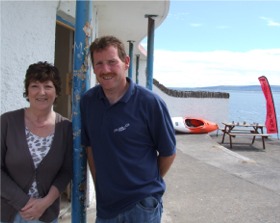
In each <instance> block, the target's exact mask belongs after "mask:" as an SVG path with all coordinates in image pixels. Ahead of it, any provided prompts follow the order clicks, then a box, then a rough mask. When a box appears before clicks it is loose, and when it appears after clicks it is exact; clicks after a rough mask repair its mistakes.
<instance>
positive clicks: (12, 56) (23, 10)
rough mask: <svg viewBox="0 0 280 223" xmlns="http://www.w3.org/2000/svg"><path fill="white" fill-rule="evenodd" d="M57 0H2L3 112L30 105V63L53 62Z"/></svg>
mask: <svg viewBox="0 0 280 223" xmlns="http://www.w3.org/2000/svg"><path fill="white" fill-rule="evenodd" d="M57 5H58V1H3V2H1V114H2V113H4V112H7V111H10V110H15V109H18V108H21V107H24V106H27V105H28V104H27V102H26V101H25V99H24V98H23V90H24V84H23V80H24V77H25V72H26V70H27V68H28V66H29V65H30V64H32V63H35V62H38V61H48V62H50V63H53V62H54V48H55V23H56V7H57Z"/></svg>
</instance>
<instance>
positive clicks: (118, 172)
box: [81, 78, 176, 218]
mask: <svg viewBox="0 0 280 223" xmlns="http://www.w3.org/2000/svg"><path fill="white" fill-rule="evenodd" d="M127 80H128V82H129V83H130V85H129V89H128V90H127V92H126V93H125V95H124V96H123V97H122V98H121V99H120V100H119V101H118V102H117V103H115V104H113V105H110V104H109V101H108V100H107V98H106V97H105V95H104V93H103V90H102V88H101V86H100V85H98V86H95V87H93V88H92V89H90V90H89V91H88V92H86V93H85V95H84V96H83V97H82V99H81V115H82V144H83V145H84V146H90V147H92V152H93V157H94V163H95V168H96V185H95V186H96V188H95V189H96V199H97V216H98V217H101V218H113V217H115V216H117V215H118V214H119V213H121V212H123V211H125V210H127V209H129V208H131V207H132V206H133V205H135V203H136V202H138V201H139V200H141V199H143V198H145V197H147V196H149V195H153V196H155V197H157V198H159V199H160V197H161V196H162V194H163V193H164V191H165V183H164V181H163V179H162V178H161V176H160V174H159V168H158V163H157V156H158V155H159V156H170V155H173V154H174V153H175V150H176V149H175V147H176V141H175V136H174V128H173V125H172V122H171V119H170V116H169V113H168V110H167V107H166V105H165V103H164V101H163V100H162V99H161V98H160V97H158V96H157V95H155V94H154V93H152V92H151V91H149V90H148V89H146V88H143V87H141V86H139V85H136V84H134V83H133V82H132V81H131V80H130V79H129V78H127Z"/></svg>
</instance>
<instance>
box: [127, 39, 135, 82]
mask: <svg viewBox="0 0 280 223" xmlns="http://www.w3.org/2000/svg"><path fill="white" fill-rule="evenodd" d="M127 42H129V57H130V62H129V68H128V77H129V78H130V79H132V70H133V42H134V41H133V40H128V41H127Z"/></svg>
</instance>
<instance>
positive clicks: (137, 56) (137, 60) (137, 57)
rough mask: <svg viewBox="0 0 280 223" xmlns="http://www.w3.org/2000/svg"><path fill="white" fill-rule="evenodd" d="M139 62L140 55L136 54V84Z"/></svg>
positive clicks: (137, 81)
mask: <svg viewBox="0 0 280 223" xmlns="http://www.w3.org/2000/svg"><path fill="white" fill-rule="evenodd" d="M139 62H140V54H136V72H135V73H136V74H135V75H136V84H138V83H139Z"/></svg>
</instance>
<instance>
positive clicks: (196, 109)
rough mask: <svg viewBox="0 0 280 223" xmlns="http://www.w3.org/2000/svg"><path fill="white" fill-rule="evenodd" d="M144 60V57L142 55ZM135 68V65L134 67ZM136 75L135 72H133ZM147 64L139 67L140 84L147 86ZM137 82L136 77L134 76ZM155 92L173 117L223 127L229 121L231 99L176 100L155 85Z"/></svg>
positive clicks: (142, 61)
mask: <svg viewBox="0 0 280 223" xmlns="http://www.w3.org/2000/svg"><path fill="white" fill-rule="evenodd" d="M141 57H142V58H144V56H143V55H141ZM134 67H135V65H134ZM133 73H135V72H133ZM145 73H146V62H145V60H144V59H142V60H141V64H140V67H139V84H140V85H141V86H144V87H145V86H146V75H145ZM133 80H134V81H135V76H133ZM153 92H155V93H156V94H158V95H159V96H160V97H161V98H162V99H163V100H164V101H165V103H166V104H167V107H168V109H169V112H170V115H171V116H183V117H185V116H194V117H200V118H204V119H206V120H209V121H212V122H215V123H217V124H218V125H219V126H221V125H222V122H223V121H228V118H229V117H228V115H229V99H224V98H176V97H171V96H169V95H167V94H165V93H163V92H162V91H161V90H160V89H159V88H157V87H156V86H155V85H153Z"/></svg>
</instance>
